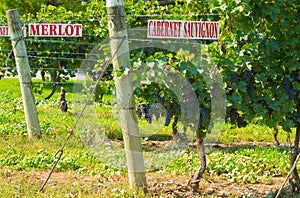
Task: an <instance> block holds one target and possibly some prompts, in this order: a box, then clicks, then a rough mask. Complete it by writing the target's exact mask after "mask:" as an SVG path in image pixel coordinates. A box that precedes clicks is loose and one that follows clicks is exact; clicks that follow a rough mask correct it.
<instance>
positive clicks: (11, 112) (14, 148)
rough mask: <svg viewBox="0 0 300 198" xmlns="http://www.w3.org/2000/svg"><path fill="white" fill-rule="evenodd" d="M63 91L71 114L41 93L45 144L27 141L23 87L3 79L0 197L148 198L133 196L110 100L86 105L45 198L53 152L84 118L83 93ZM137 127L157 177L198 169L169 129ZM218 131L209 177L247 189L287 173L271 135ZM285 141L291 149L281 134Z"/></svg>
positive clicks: (284, 153) (262, 130)
mask: <svg viewBox="0 0 300 198" xmlns="http://www.w3.org/2000/svg"><path fill="white" fill-rule="evenodd" d="M59 89H60V88H59V87H58V90H59ZM65 89H67V91H68V92H67V101H69V102H70V103H69V104H70V111H69V112H68V113H63V112H61V111H60V110H59V109H58V104H57V98H58V97H59V92H57V93H55V94H54V96H53V97H52V98H51V99H50V100H49V101H44V100H43V98H45V96H47V95H48V94H49V93H50V91H51V87H50V86H46V87H44V91H43V93H42V94H37V93H36V94H35V99H36V103H37V110H38V116H39V120H40V125H41V129H42V138H41V139H31V140H29V139H28V138H27V133H26V123H25V121H24V113H23V109H22V108H23V107H22V100H21V95H20V88H19V82H18V80H17V79H12V78H4V79H2V80H0V112H1V113H0V148H1V149H0V166H1V168H0V197H33V196H38V197H68V196H69V197H72V196H79V197H99V195H101V196H102V197H130V196H131V195H136V196H138V197H145V195H142V194H143V193H141V192H138V193H137V194H136V193H134V192H133V191H132V190H130V187H129V186H128V184H127V178H126V161H125V152H124V150H123V143H122V141H120V140H121V139H122V133H121V129H120V126H119V124H118V119H117V116H116V115H118V109H117V108H116V107H115V106H114V104H115V103H114V102H110V101H112V100H111V99H112V96H109V95H108V96H105V99H104V103H103V104H93V105H89V106H88V109H87V111H86V113H85V114H84V115H83V119H81V120H80V122H79V125H78V127H77V128H76V130H75V134H74V136H73V137H72V138H71V139H70V141H69V142H68V144H67V146H66V149H65V151H64V154H63V157H62V159H61V161H60V162H59V164H58V167H57V169H56V172H55V176H53V177H54V178H53V180H52V181H51V182H50V183H49V185H48V186H47V188H46V191H45V192H43V193H39V192H37V189H39V187H40V186H41V184H42V182H43V180H44V179H45V178H46V176H47V173H48V172H49V170H50V169H51V167H52V165H53V163H54V161H55V160H56V158H55V156H54V153H55V152H56V151H57V150H58V149H60V148H61V146H62V145H63V144H64V141H65V140H66V137H67V135H68V128H70V127H71V126H72V125H73V124H74V121H75V119H76V118H77V116H78V112H76V111H75V108H74V107H73V106H74V101H73V96H74V95H75V94H76V96H77V97H80V94H79V93H72V90H73V89H72V84H69V85H67V86H65ZM139 127H140V131H141V133H142V138H141V140H142V145H143V150H144V160H145V166H146V169H147V171H148V172H149V174H150V173H151V172H155V173H157V174H159V175H161V177H163V176H165V175H173V174H174V175H190V174H191V173H194V172H195V171H196V169H197V168H198V166H199V162H198V154H197V152H196V150H195V149H191V148H190V149H187V148H188V147H187V146H182V145H179V144H178V145H177V144H174V143H173V142H172V141H169V140H170V139H169V138H170V135H171V127H165V126H163V120H159V121H157V122H154V124H148V123H147V122H146V121H145V120H140V121H139ZM214 130H216V132H214V134H217V136H216V137H214V138H217V139H215V140H217V141H218V142H219V143H221V144H220V145H221V148H207V149H206V150H207V172H206V174H207V175H208V176H210V177H215V176H217V177H222V178H224V179H226V180H229V181H232V182H241V183H246V184H247V183H250V184H251V183H265V184H273V182H274V180H275V179H276V178H280V177H283V176H284V175H286V174H287V172H288V171H289V160H288V158H289V149H288V147H282V148H280V149H279V148H277V147H274V146H273V130H272V129H270V128H268V127H266V126H264V125H262V124H259V123H255V124H249V125H248V126H247V127H245V128H232V126H230V125H229V124H225V125H224V126H218V127H217V128H216V129H214ZM292 135H293V134H292ZM292 138H293V137H292ZM279 140H280V141H281V142H282V143H283V144H287V142H286V133H285V132H284V131H282V129H280V131H279ZM298 168H300V167H298ZM147 196H148V197H149V195H147Z"/></svg>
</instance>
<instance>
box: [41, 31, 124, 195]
mask: <svg viewBox="0 0 300 198" xmlns="http://www.w3.org/2000/svg"><path fill="white" fill-rule="evenodd" d="M125 39H126V37H125V36H124V38H123V39H122V41H121V42H120V44H119V46H118V48H117V50H116V51H115V52H114V54H113V55H111V56H110V58H109V59H108V60H107V61H106V63H105V65H104V68H103V70H102V72H101V74H100V75H99V77H98V79H97V82H96V85H97V84H98V83H99V82H100V80H101V79H102V77H103V76H104V73H105V71H106V70H107V68H108V66H109V63H110V62H111V61H112V59H113V58H114V57H115V56H116V54H117V53H118V51H119V49H120V47H121V46H122V44H123V42H124V40H125ZM96 88H97V86H94V88H93V90H92V92H91V94H90V95H89V97H88V99H87V101H86V103H85V105H84V106H83V108H82V110H81V112H80V114H79V116H78V117H77V119H76V121H75V123H74V124H73V126H72V128H71V129H70V130H69V133H68V137H67V139H66V140H65V142H64V144H63V145H62V147H61V148H60V149H59V150H58V151H57V152H56V153H55V155H54V157H56V156H57V155H58V159H57V160H56V161H55V163H54V165H53V167H52V169H51V171H50V173H49V175H48V177H47V178H46V180H45V182H44V183H43V185H42V186H41V188H40V189H39V191H43V190H44V187H45V186H46V184H47V183H48V181H49V179H50V177H51V175H52V173H53V172H54V169H55V168H56V165H57V164H58V162H59V160H60V159H61V157H62V155H63V151H64V148H65V147H66V145H67V143H68V142H69V140H70V138H71V136H72V135H73V134H74V130H75V128H76V126H77V124H78V122H79V120H80V119H81V117H82V115H83V112H84V111H85V109H86V107H87V106H88V104H89V101H90V99H91V98H92V97H93V94H94V93H95V91H96Z"/></svg>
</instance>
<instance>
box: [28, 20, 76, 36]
mask: <svg viewBox="0 0 300 198" xmlns="http://www.w3.org/2000/svg"><path fill="white" fill-rule="evenodd" d="M28 32H29V36H46V37H82V24H45V23H43V24H39V23H35V24H29V25H28Z"/></svg>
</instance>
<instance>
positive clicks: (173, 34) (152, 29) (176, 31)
mask: <svg viewBox="0 0 300 198" xmlns="http://www.w3.org/2000/svg"><path fill="white" fill-rule="evenodd" d="M219 31H220V24H219V22H210V21H179V20H148V33H147V36H148V38H177V39H209V40H212V39H213V40H217V39H218V38H219Z"/></svg>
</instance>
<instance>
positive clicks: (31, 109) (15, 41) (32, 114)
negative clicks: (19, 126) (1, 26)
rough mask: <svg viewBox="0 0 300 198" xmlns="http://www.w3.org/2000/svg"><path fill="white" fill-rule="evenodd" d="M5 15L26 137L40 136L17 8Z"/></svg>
mask: <svg viewBox="0 0 300 198" xmlns="http://www.w3.org/2000/svg"><path fill="white" fill-rule="evenodd" d="M6 16H7V20H8V28H9V31H10V38H11V43H12V49H13V52H14V56H15V61H16V66H17V70H18V75H19V81H20V87H21V93H22V100H23V104H24V113H25V119H26V124H27V133H28V137H29V138H31V137H40V136H41V128H40V124H39V120H38V115H37V110H36V106H35V102H34V97H33V92H32V83H31V74H30V67H29V63H28V57H27V51H26V46H25V41H24V40H23V34H22V26H21V21H20V17H19V13H18V11H17V10H8V11H6Z"/></svg>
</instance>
